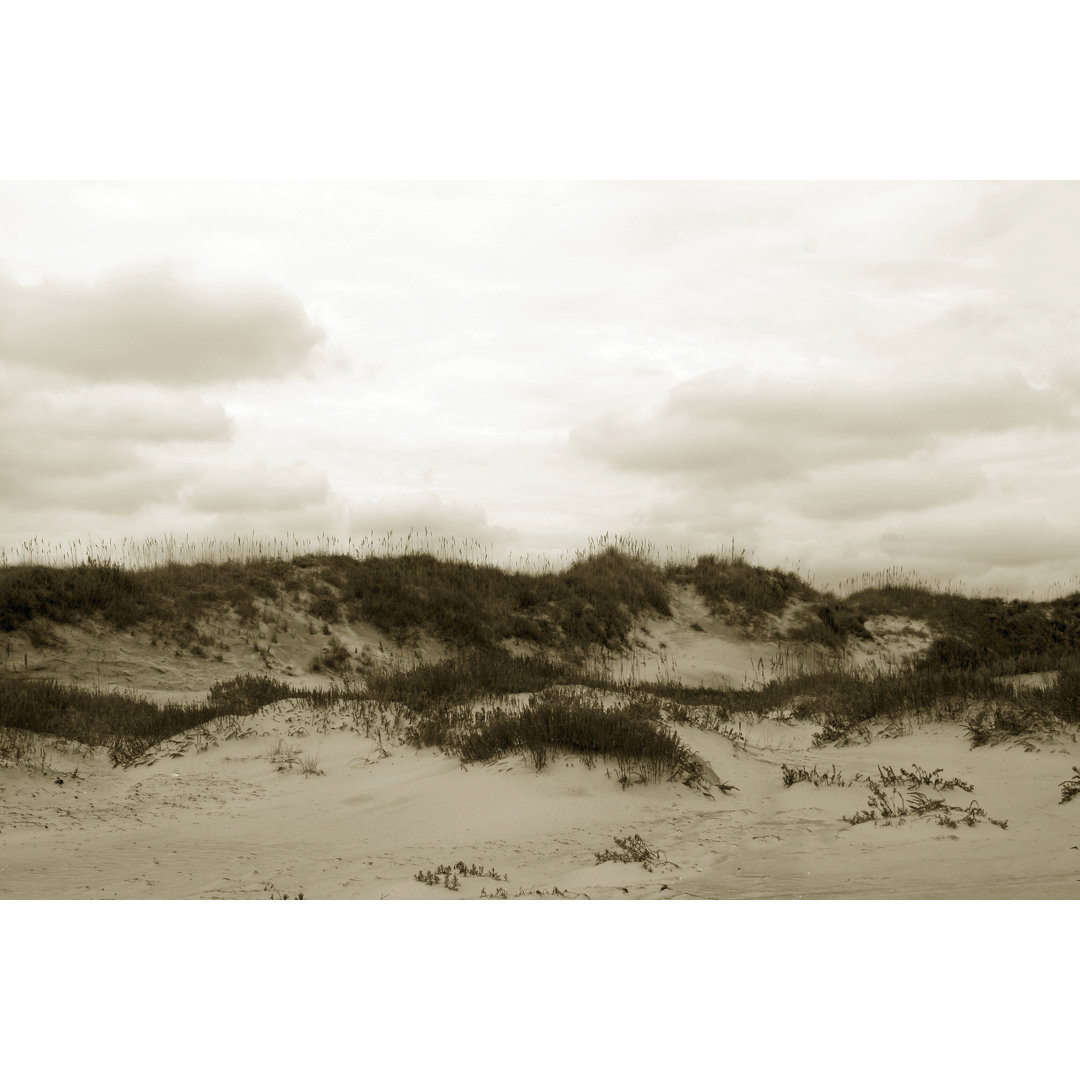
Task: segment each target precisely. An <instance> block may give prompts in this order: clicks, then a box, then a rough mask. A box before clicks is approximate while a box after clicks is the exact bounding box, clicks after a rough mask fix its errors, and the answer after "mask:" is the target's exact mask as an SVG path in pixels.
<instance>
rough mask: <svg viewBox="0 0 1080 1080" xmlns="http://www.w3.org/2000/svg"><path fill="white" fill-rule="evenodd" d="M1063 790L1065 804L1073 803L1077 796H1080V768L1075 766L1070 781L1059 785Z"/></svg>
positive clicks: (1063, 781) (1062, 795) (1062, 797)
mask: <svg viewBox="0 0 1080 1080" xmlns="http://www.w3.org/2000/svg"><path fill="white" fill-rule="evenodd" d="M1058 787H1060V788H1061V801H1062V802H1063V803H1067V802H1072V800H1073V799H1075V798H1076V796H1077V795H1080V767H1077V766H1076V765H1074V766H1073V775H1072V776H1070V777H1069V779H1068V780H1062V781H1061V783H1060V784H1059V785H1058Z"/></svg>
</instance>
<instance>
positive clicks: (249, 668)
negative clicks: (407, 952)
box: [0, 180, 1080, 901]
mask: <svg viewBox="0 0 1080 1080" xmlns="http://www.w3.org/2000/svg"><path fill="white" fill-rule="evenodd" d="M0 234H2V235H3V237H4V242H3V247H2V250H0V380H2V386H3V392H2V394H0V548H2V556H0V644H2V649H3V660H4V669H3V676H2V679H0V765H2V769H0V849H2V858H0V864H2V870H0V898H4V899H18V900H50V899H64V900H78V899H120V900H152V899H166V900H210V899H218V900H233V899H243V900H265V899H272V900H429V901H433V900H462V899H467V900H546V901H552V900H557V901H563V900H634V899H637V900H691V899H694V900H720V899H744V900H745V899H751V900H761V899H789V900H799V899H961V900H987V899H1071V898H1075V897H1076V896H1077V890H1078V888H1080V799H1077V798H1076V796H1078V795H1080V745H1078V743H1077V734H1078V732H1080V563H1078V561H1077V556H1078V551H1080V546H1078V539H1080V518H1078V511H1077V509H1076V505H1077V503H1076V499H1075V498H1073V494H1074V491H1075V487H1076V483H1077V478H1078V469H1080V465H1078V458H1077V437H1078V428H1080V369H1078V366H1077V352H1076V349H1077V341H1078V340H1080V339H1078V336H1077V304H1076V296H1075V288H1076V287H1075V281H1076V280H1077V279H1078V277H1080V264H1078V260H1080V255H1078V251H1080V246H1078V244H1077V239H1078V237H1080V183H1077V182H1075V181H997V182H990V181H888V182H886V181H873V182H871V181H768V182H767V181H753V182H752V181H722V180H716V181H708V180H699V181H465V180H456V181H434V180H428V181H361V180H357V181H334V182H316V181H289V182H286V181H274V182H261V183H255V182H246V181H203V182H165V181H119V180H118V181H92V182H91V181H80V182H76V181H70V182H61V181H34V182H31V181H25V182H4V183H3V184H0Z"/></svg>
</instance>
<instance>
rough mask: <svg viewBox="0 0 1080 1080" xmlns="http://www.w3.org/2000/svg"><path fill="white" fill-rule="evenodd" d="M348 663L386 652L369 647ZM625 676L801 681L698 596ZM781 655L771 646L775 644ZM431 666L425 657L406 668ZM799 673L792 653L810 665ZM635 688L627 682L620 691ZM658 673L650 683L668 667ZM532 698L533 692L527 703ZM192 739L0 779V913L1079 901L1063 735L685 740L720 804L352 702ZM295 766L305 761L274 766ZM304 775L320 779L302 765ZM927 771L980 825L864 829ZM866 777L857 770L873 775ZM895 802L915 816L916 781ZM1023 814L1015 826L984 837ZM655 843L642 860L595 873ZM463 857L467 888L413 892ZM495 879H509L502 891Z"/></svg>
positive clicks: (49, 746) (120, 663)
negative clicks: (510, 753) (949, 781)
mask: <svg viewBox="0 0 1080 1080" xmlns="http://www.w3.org/2000/svg"><path fill="white" fill-rule="evenodd" d="M873 630H874V635H875V642H874V643H872V644H871V645H867V646H860V649H861V652H860V653H859V654H858V655H855V656H852V657H851V658H850V659H851V660H852V662H856V663H887V662H889V660H890V658H891V657H893V658H894V657H899V656H904V655H910V654H911V652H912V651H914V650H916V649H917V648H919V647H920V646H925V644H926V640H927V635H926V632H925V628H922V627H920V626H918V625H914V624H909V623H906V622H904V621H903V620H892V621H891V622H882V623H881V624H879V625H875V626H874V627H873ZM357 633H358V634H359V637H358V639H357V640H358V642H359V644H357V643H352V644H353V647H354V648H357V649H359V648H367V649H368V650H369V652H370V653H372V654H374V653H379V654H384V650H386V652H385V655H390V652H389V650H390V646H389V645H388V644H386V643H384V642H381V641H379V640H378V639H377V637H373V636H371V635H368V636H369V637H370V638H371V640H366V639H363V640H361V639H362V638H363V634H364V631H363V630H361V631H359V632H357ZM635 640H636V642H637V645H636V646H635V651H634V654H633V655H632V656H630V657H627V658H624V659H623V660H622V661H621V663H622V664H623V665H624V666H626V667H628V668H633V670H634V673H635V674H636V676H637V678H639V679H644V680H646V681H648V679H649V678H650V676H652V677H655V674H660V675H662V676H664V677H670V676H672V675H675V676H676V677H678V678H680V679H682V680H683V681H685V682H688V683H699V684H700V683H709V682H712V683H715V684H727V685H740V684H742V683H745V682H748V681H753V680H754V679H755V678H759V677H760V676H761V674H762V672H766V673H767V672H768V671H770V670H773V669H775V668H776V666H777V665H782V664H790V663H792V662H793V659H792V656H791V654H790V652H789V653H788V654H782V653H781V652H780V651H779V650H778V649H777V647H776V645H775V644H770V641H769V638H768V636H762V635H759V636H758V637H756V638H752V637H747V636H745V635H740V634H739V633H738V632H737V631H736V630H734V629H732V628H731V627H726V626H723V625H722V624H718V623H716V622H715V621H711V620H709V618H708V613H707V612H706V611H705V610H704V609H703V605H702V604H701V602H700V601H699V600H697V598H696V597H694V596H693V595H692V594H689V593H684V594H683V595H681V596H678V597H676V611H675V617H674V618H672V619H655V620H651V621H650V622H648V623H646V624H644V625H642V626H641V627H640V629H639V633H638V634H637V635H636V638H635ZM774 640H775V639H774ZM323 644H324V637H323V635H321V634H319V635H314V636H313V635H310V634H309V633H307V632H306V631H303V632H298V633H296V634H295V635H293V636H292V637H289V636H287V635H284V634H283V635H282V640H281V641H279V642H278V643H276V644H275V645H274V648H273V651H272V654H271V661H272V662H273V664H274V665H275V666H274V667H272V668H271V673H273V674H275V675H281V674H288V670H291V671H292V672H293V673H294V675H293V677H294V678H295V680H296V681H297V683H298V684H311V683H319V682H321V683H324V684H325V683H327V682H328V681H329V679H328V677H327V676H325V675H312V674H310V673H309V672H307V671H306V666H307V662H308V659H309V655H308V654H311V655H314V654H315V652H316V651H317V650H318V649H319V648H320V647H321V646H322V645H323ZM16 646H17V647H16V650H15V652H16V654H17V653H19V652H21V651H22V650H24V649H25V650H26V651H27V653H28V656H27V661H26V666H27V669H28V671H29V673H30V674H31V675H37V676H39V677H40V676H54V677H59V678H63V679H65V680H69V681H72V682H75V683H81V684H84V685H85V684H97V685H107V686H116V687H121V688H128V689H134V690H138V691H139V692H142V693H146V694H149V695H150V696H153V697H157V698H159V699H162V698H166V697H170V698H176V699H191V698H194V697H201V696H202V694H204V693H205V688H206V687H207V686H208V685H209V684H210V682H212V681H214V679H217V678H228V677H231V676H232V675H234V674H237V673H239V672H241V671H244V670H249V671H256V670H265V668H263V667H262V665H264V664H265V659H264V658H263V657H260V656H259V655H258V654H255V653H254V651H253V650H249V651H248V652H247V653H246V654H245V653H244V651H243V649H242V648H240V646H239V645H235V646H234V648H233V649H231V650H230V651H229V652H228V653H227V654H226V661H225V662H224V663H223V662H215V661H214V660H212V659H199V658H193V657H191V656H183V657H178V656H175V655H173V653H172V652H170V651H168V650H163V649H161V648H160V647H157V648H155V647H153V646H152V645H151V644H150V642H149V640H148V638H147V639H146V640H143V639H142V638H140V637H138V636H137V635H130V634H129V635H125V636H119V635H111V636H110V635H108V634H106V633H104V632H103V631H101V630H100V629H94V628H93V627H88V628H87V627H84V628H82V629H78V630H76V629H72V628H57V630H56V640H55V641H54V643H53V644H52V645H51V646H49V647H47V648H39V649H37V650H34V649H33V648H32V647H31V646H29V645H28V644H27V643H25V642H21V641H20V642H16ZM399 653H400V655H396V656H395V657H394V658H395V659H397V660H399V661H400V660H403V659H408V658H409V657H410V656H414V657H415V656H423V657H425V658H430V657H432V656H437V655H439V653H438V649H437V647H435V646H433V645H431V644H430V643H420V646H419V647H418V648H417V647H414V648H411V649H410V650H409V651H408V652H407V653H406V651H403V650H399ZM797 660H798V658H797V657H796V658H795V661H796V662H797ZM625 673H629V672H625ZM653 673H655V674H653ZM521 700H523V698H522V697H519V698H518V701H519V703H520V701H521ZM242 726H243V728H244V729H246V730H247V731H248V734H246V735H245V736H244V737H234V738H226V737H225V735H226V733H225V731H224V725H222V726H221V727H220V728H217V729H215V726H214V725H210V726H209V727H208V728H207V729H205V730H202V731H197V732H193V733H189V734H188V735H187V736H186V737H184V738H180V739H177V740H173V741H172V742H170V743H168V744H165V745H164V746H162V747H160V748H158V750H157V751H156V752H155V753H154V754H152V755H150V756H149V758H148V759H147V760H146V761H144V762H142V763H140V764H136V765H132V766H130V767H128V768H114V767H112V765H111V764H110V762H109V760H108V758H107V755H106V754H105V752H104V751H103V750H100V749H99V750H98V751H97V752H96V753H94V754H91V753H89V752H86V753H82V752H78V751H77V750H76V748H74V747H72V746H70V745H68V746H60V745H58V744H56V743H55V741H53V740H49V739H44V738H43V739H40V740H39V741H40V747H41V750H42V751H43V753H44V767H43V768H42V767H40V764H41V762H40V760H39V767H36V768H28V767H26V766H25V765H11V764H10V763H9V764H8V765H7V766H6V767H3V768H0V898H5V899H51V898H68V899H71V898H98V899H104V898H109V899H151V898H153V899H164V898H169V899H212V898H213V899H268V898H275V897H281V896H285V895H288V896H289V897H296V896H298V895H299V894H301V893H302V894H303V896H304V898H305V899H364V900H368V899H370V900H378V899H392V900H407V899H424V900H455V899H472V898H479V897H481V896H484V895H495V896H497V897H499V898H502V897H504V896H505V897H506V898H508V899H518V898H521V899H539V898H544V899H556V900H561V899H565V898H574V899H585V898H588V899H665V900H674V899H690V898H753V899H765V898H889V897H895V898H958V899H989V898H1020V897H1023V898H1031V899H1038V898H1072V897H1076V896H1078V895H1080V798H1078V799H1076V800H1074V801H1073V802H1071V803H1067V804H1061V803H1060V801H1059V799H1060V794H1061V792H1060V787H1059V785H1060V784H1061V782H1062V781H1064V780H1066V779H1068V778H1069V777H1070V776H1071V775H1072V767H1073V765H1075V764H1078V763H1080V744H1077V742H1076V733H1075V732H1073V731H1068V730H1066V731H1064V732H1058V733H1057V734H1056V735H1054V736H1053V737H1050V736H1047V737H1045V738H1044V739H1042V741H1039V742H1037V743H1034V742H1029V743H1028V744H1027V745H1026V746H1025V745H1019V744H1014V745H996V746H985V747H980V748H978V749H972V748H971V746H970V742H969V740H968V738H967V736H966V733H965V732H964V730H963V729H962V728H961V727H959V726H946V725H942V724H934V723H917V722H910V723H907V724H904V725H900V726H896V725H894V726H893V727H892V728H889V729H884V728H882V727H878V728H875V729H874V730H873V731H872V732H871V736H870V738H869V741H867V742H863V743H859V744H856V745H851V746H829V747H824V748H820V749H815V748H814V747H813V745H812V742H813V733H814V731H815V730H816V725H814V724H813V723H811V722H803V723H795V722H792V721H790V720H789V719H786V718H784V717H782V716H777V717H775V718H773V719H767V720H754V719H752V718H751V717H743V718H742V719H741V721H739V722H738V723H736V724H733V725H732V726H731V727H730V728H729V729H728V730H727V732H726V733H718V732H716V731H707V730H702V729H700V728H697V727H694V726H690V725H685V724H681V725H679V726H678V728H677V730H678V732H679V734H680V736H681V737H682V738H683V739H684V740H685V741H686V742H687V743H688V744H689V745H690V746H691V747H692V748H693V749H694V750H695V751H696V752H697V753H698V754H699V755H700V756H701V757H702V759H704V760H705V761H707V762H708V763H709V765H710V766H711V769H712V770H713V772H714V773H715V775H716V777H717V778H718V779H719V780H720V781H722V782H723V783H724V784H725V785H730V790H728V791H726V792H725V791H723V790H720V789H719V788H718V787H715V786H714V787H713V788H712V789H711V790H707V791H703V790H696V789H692V788H689V787H687V786H685V785H683V784H681V783H678V782H667V783H650V784H639V783H634V784H630V785H629V786H626V787H624V786H623V785H621V784H620V783H619V780H618V769H617V768H616V767H615V766H614V765H613V764H611V763H604V762H597V763H595V765H594V767H592V768H590V767H587V766H586V764H585V763H584V762H582V761H581V760H580V759H579V758H576V757H572V756H562V757H556V758H555V759H554V760H553V761H552V762H551V763H550V764H549V766H548V767H547V768H546V769H545V770H543V771H541V772H537V771H536V770H535V769H534V768H533V766H532V765H531V763H530V762H528V761H526V760H524V759H523V758H521V757H510V758H507V759H505V760H502V761H498V762H493V763H490V764H487V765H470V766H468V767H463V766H462V765H461V764H460V763H459V762H458V761H457V760H456V759H452V758H449V757H447V756H445V755H444V754H441V753H440V752H438V751H435V750H431V749H423V750H417V749H414V748H411V747H409V746H402V745H397V744H395V743H391V742H389V741H387V742H386V743H384V745H383V747H382V748H380V745H379V744H378V743H377V742H376V741H375V740H374V739H372V738H368V737H366V736H365V735H363V734H362V733H359V732H358V730H356V724H355V722H354V721H352V722H351V720H350V715H349V712H348V709H347V708H346V707H342V708H339V709H337V710H331V711H323V712H316V711H313V710H312V709H311V708H310V707H309V706H307V705H305V704H302V703H300V702H298V701H295V700H294V701H282V702H278V703H277V704H275V705H273V706H270V707H268V708H266V709H263V710H262V711H261V712H260V713H258V714H256V715H255V716H253V717H249V718H245V719H244V721H243V725H242ZM282 748H292V749H293V750H294V751H295V754H294V758H295V760H293V761H292V762H291V763H289V764H287V765H282V763H281V762H280V761H279V760H276V759H277V758H279V757H280V754H278V753H276V752H278V751H280V750H281V749H282ZM305 758H307V759H310V760H311V761H312V764H313V765H314V768H313V769H311V770H309V771H307V772H305V770H304V768H303V761H304V759H305ZM915 765H917V766H920V767H921V768H923V769H925V770H927V771H933V770H935V769H941V770H942V773H941V775H942V776H943V777H944V778H952V777H958V778H960V779H962V780H964V781H965V782H967V783H968V784H970V785H972V786H973V788H974V790H973V791H972V792H971V793H966V792H964V791H962V790H959V789H954V790H951V791H948V792H935V791H932V790H931V789H928V788H923V789H922V794H924V795H926V796H927V797H935V798H938V797H941V798H946V801H947V803H948V804H949V805H950V806H952V807H953V808H954V810H953V811H952V812H951V814H950V816H951V817H952V818H953V819H954V820H957V821H961V822H962V819H963V813H962V811H963V809H965V808H967V807H969V806H970V804H971V802H972V800H974V801H976V803H977V804H978V807H979V808H981V809H982V810H983V811H984V812H985V816H983V817H981V818H978V819H977V820H976V821H975V824H973V825H970V826H969V825H966V824H963V823H961V824H959V825H958V826H957V827H956V828H950V827H948V826H947V825H944V824H940V823H939V822H938V820H937V817H938V815H926V816H923V817H918V816H916V815H914V814H909V815H908V816H906V817H902V818H896V819H891V820H885V821H883V820H881V819H880V818H879V819H877V820H874V821H869V822H865V823H862V824H851V823H849V822H847V821H845V820H844V819H845V818H851V817H852V816H853V815H855V814H857V813H858V812H859V811H862V810H865V809H866V807H867V800H868V798H869V797H870V794H871V793H870V791H869V789H868V787H867V785H866V781H865V778H866V777H867V776H869V777H876V776H877V775H878V768H879V767H891V768H893V769H894V770H897V771H899V770H900V769H901V768H908V769H911V768H912V766H915ZM784 766H787V767H788V768H802V769H805V770H808V771H812V770H815V769H816V770H817V771H818V773H819V774H820V773H825V772H831V771H833V770H835V771H838V772H839V774H840V775H841V777H842V778H843V780H844V781H845V783H844V784H843V785H819V786H814V785H813V784H812V783H810V782H806V781H803V782H799V783H795V784H792V785H791V786H785V784H784V781H783V772H782V769H783V767H784ZM857 777H861V778H860V779H857ZM900 794H901V795H902V797H903V798H904V799H905V800H910V799H911V795H910V793H908V792H906V791H905V790H904V789H903V786H901V791H900ZM990 818H994V819H996V820H998V821H1002V822H1005V821H1007V827H1006V828H1002V827H999V826H998V825H994V824H991V823H990V821H989V819H990ZM633 836H639V837H641V839H642V841H643V842H644V843H645V844H646V845H647V847H648V849H649V851H651V852H653V853H655V855H656V857H655V858H654V859H650V860H649V861H648V862H645V863H642V862H614V861H604V862H598V861H597V853H602V852H605V851H608V850H611V851H616V852H617V851H619V850H620V849H619V848H618V845H617V843H616V838H624V839H625V838H627V837H633ZM458 862H461V863H464V864H465V866H466V867H467V868H468V869H470V870H471V869H472V868H473V866H475V867H476V868H477V869H478V870H479V869H480V868H483V869H484V870H485V871H486V874H485V876H480V875H479V874H478V875H473V874H461V873H458V874H457V878H458V880H457V883H456V884H457V888H455V889H450V888H447V887H446V885H445V881H446V878H445V875H444V876H443V877H441V878H440V879H439V883H438V884H428V883H425V882H424V881H421V880H417V875H418V874H420V875H424V874H427V873H430V874H434V873H435V872H436V871H437V869H438V868H439V867H440V866H451V867H453V866H454V865H455V864H456V863H458ZM496 875H497V876H496Z"/></svg>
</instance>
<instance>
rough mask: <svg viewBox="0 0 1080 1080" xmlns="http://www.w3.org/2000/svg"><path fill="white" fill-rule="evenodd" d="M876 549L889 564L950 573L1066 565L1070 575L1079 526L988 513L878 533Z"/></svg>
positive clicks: (1041, 517) (1079, 537) (1039, 517)
mask: <svg viewBox="0 0 1080 1080" xmlns="http://www.w3.org/2000/svg"><path fill="white" fill-rule="evenodd" d="M880 545H881V550H882V551H883V552H884V554H885V555H886V556H887V557H888V558H889V559H894V560H899V559H903V560H905V561H911V560H912V559H913V558H915V559H918V560H921V561H923V562H934V563H939V564H943V565H947V566H948V567H949V568H950V569H951V570H952V572H954V573H961V574H970V573H978V572H980V571H983V570H985V569H986V568H987V567H997V568H1006V569H1013V568H1017V567H1034V566H1041V565H1047V564H1051V565H1061V566H1067V567H1069V568H1070V570H1071V572H1072V573H1074V574H1075V572H1076V569H1075V560H1076V552H1077V548H1078V546H1080V526H1076V525H1069V524H1065V523H1062V522H1060V521H1058V522H1055V521H1051V520H1048V519H1047V517H1046V516H1045V515H1037V516H1032V517H1029V518H1025V519H1024V520H1016V518H1015V517H1014V516H1009V517H1005V516H1004V515H1002V514H1001V513H1000V512H994V511H992V510H991V511H990V512H985V511H984V512H983V513H981V514H978V515H972V516H971V518H969V519H968V520H966V521H964V520H957V519H955V518H951V517H950V518H938V519H931V520H927V521H921V522H917V523H914V524H912V525H911V526H910V527H908V528H905V529H903V530H901V531H897V532H890V533H886V534H883V535H882V536H881V537H880Z"/></svg>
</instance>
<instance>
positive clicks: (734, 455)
mask: <svg viewBox="0 0 1080 1080" xmlns="http://www.w3.org/2000/svg"><path fill="white" fill-rule="evenodd" d="M1073 398H1074V395H1073V394H1072V392H1071V391H1069V392H1065V390H1064V388H1054V390H1051V389H1049V388H1047V389H1037V388H1035V387H1033V386H1031V385H1030V384H1029V383H1027V382H1026V381H1025V380H1024V379H1022V378H1021V377H1019V376H1018V375H1017V376H1005V377H1001V376H999V377H996V378H994V379H992V380H986V381H984V382H976V383H974V384H970V383H961V382H938V383H937V384H936V385H934V384H919V385H905V384H904V383H903V382H901V381H899V380H897V381H894V382H893V383H891V384H890V383H889V382H887V381H884V380H879V381H877V382H875V383H864V384H857V383H853V382H839V381H836V382H825V383H823V382H821V381H816V382H813V383H798V382H791V383H787V384H785V383H781V382H778V381H757V382H746V381H743V380H739V379H737V378H733V377H731V376H729V375H725V374H714V375H709V376H706V377H703V378H700V379H695V380H693V381H691V382H688V383H684V384H683V385H681V386H679V387H678V388H676V389H675V390H674V391H673V392H672V393H671V394H670V395H669V396H668V399H667V401H666V402H665V403H664V404H663V405H662V406H661V407H660V408H659V409H658V410H656V411H655V412H653V413H651V414H646V415H645V416H607V417H604V418H602V419H599V420H596V421H593V422H592V423H587V424H582V425H579V426H578V427H577V428H575V429H574V430H573V431H572V432H571V445H572V446H573V447H574V448H575V449H576V450H577V451H578V452H579V453H581V454H583V455H584V456H586V457H589V458H593V459H598V460H600V461H603V462H606V463H607V464H608V465H610V466H612V467H613V468H616V469H620V470H629V471H634V472H640V473H647V474H650V473H651V474H656V475H671V474H676V475H679V476H681V477H682V478H683V479H684V480H685V481H687V482H691V481H693V482H695V483H705V484H712V483H723V484H725V485H727V486H728V487H745V486H748V485H754V484H758V483H761V482H763V481H779V480H790V479H799V478H805V477H807V476H808V475H810V474H811V473H812V472H813V471H814V470H819V469H822V468H825V467H828V466H832V465H837V464H848V463H853V462H867V461H882V460H890V459H904V458H907V457H910V456H911V455H913V454H915V453H917V452H925V451H928V450H931V449H933V448H935V447H936V446H937V445H938V444H939V443H940V442H941V441H942V440H943V439H947V438H950V437H956V436H965V435H997V434H1001V433H1004V432H1008V431H1012V430H1015V429H1018V428H1042V429H1052V430H1057V431H1066V430H1071V429H1073V428H1074V427H1075V426H1076V422H1077V418H1076V416H1075V414H1074V411H1073V405H1072V402H1073Z"/></svg>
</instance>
